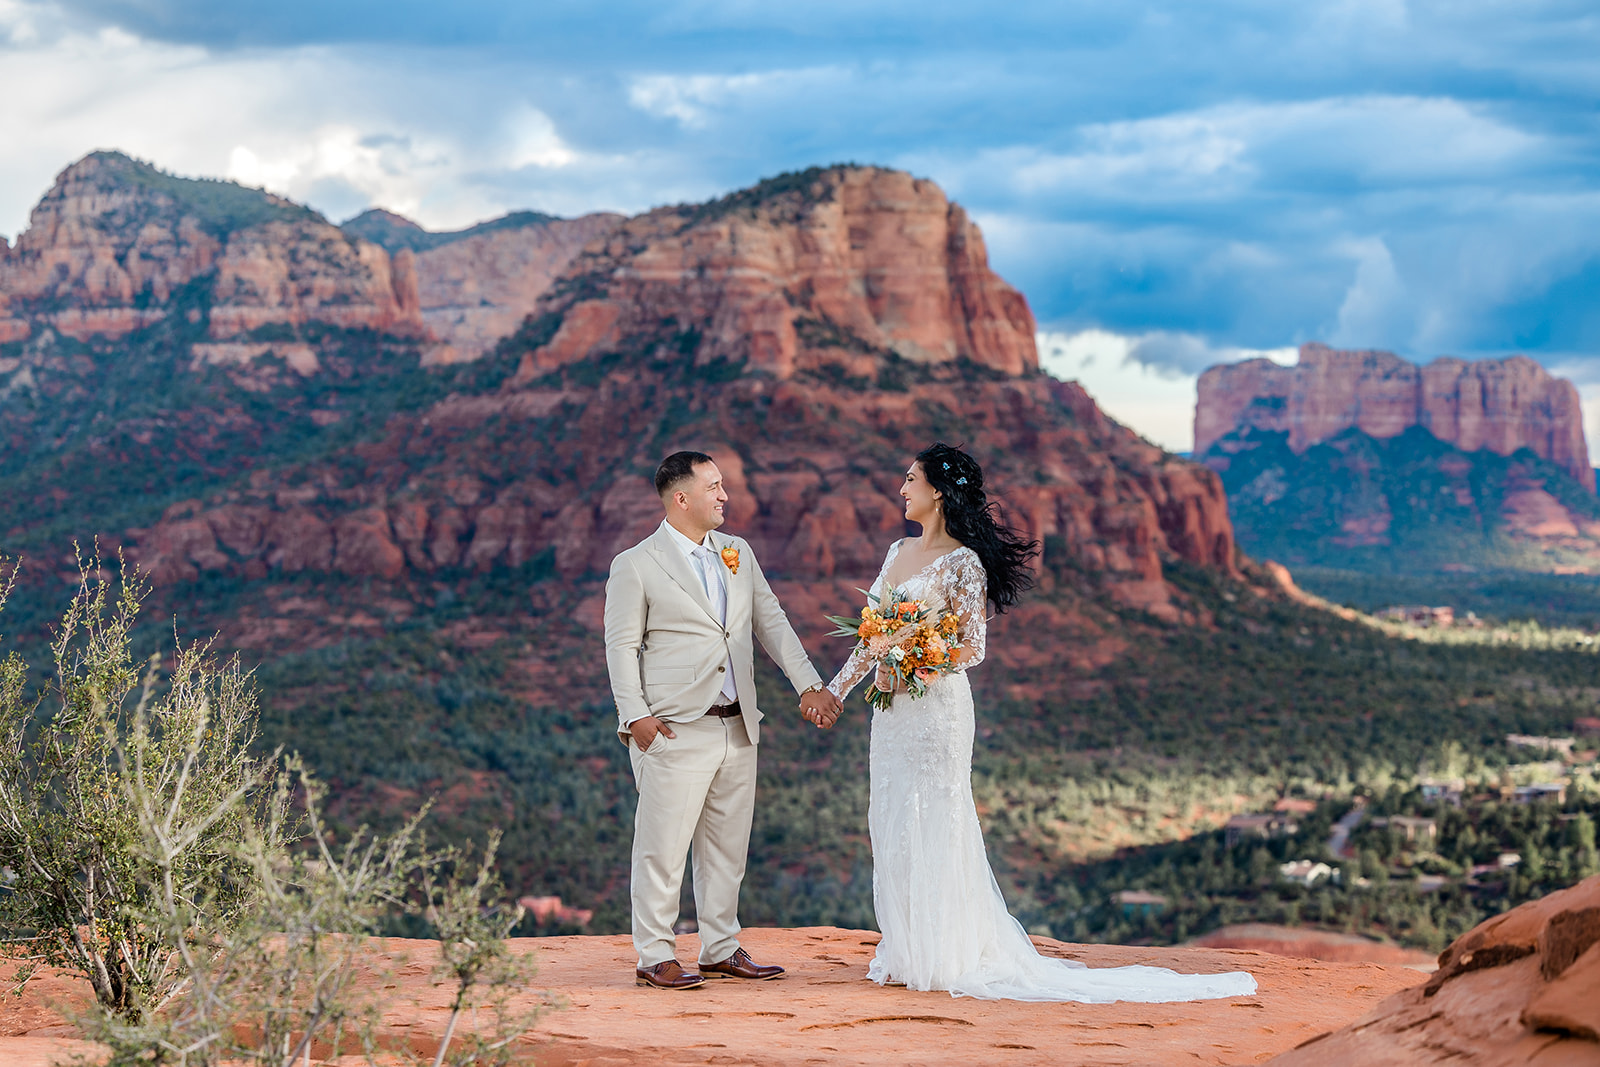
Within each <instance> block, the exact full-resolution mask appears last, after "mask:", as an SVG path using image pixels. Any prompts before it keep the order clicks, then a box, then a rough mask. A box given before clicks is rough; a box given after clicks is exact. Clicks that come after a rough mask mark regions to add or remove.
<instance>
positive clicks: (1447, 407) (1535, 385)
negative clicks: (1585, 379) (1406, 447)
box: [1194, 344, 1595, 492]
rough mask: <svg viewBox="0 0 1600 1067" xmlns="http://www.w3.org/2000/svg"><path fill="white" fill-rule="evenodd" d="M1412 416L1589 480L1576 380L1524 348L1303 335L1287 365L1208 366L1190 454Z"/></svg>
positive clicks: (1435, 429)
mask: <svg viewBox="0 0 1600 1067" xmlns="http://www.w3.org/2000/svg"><path fill="white" fill-rule="evenodd" d="M1412 426H1421V427H1422V428H1423V429H1425V430H1427V431H1428V432H1429V433H1431V434H1433V436H1435V437H1437V438H1438V439H1439V440H1441V441H1446V442H1449V443H1450V444H1453V445H1455V446H1456V447H1457V448H1459V449H1461V450H1462V451H1464V452H1475V451H1477V450H1479V449H1489V450H1490V451H1492V452H1496V453H1498V454H1500V455H1504V456H1508V455H1511V454H1512V453H1513V452H1516V451H1517V450H1518V449H1522V448H1526V449H1529V450H1531V451H1532V452H1533V453H1534V454H1535V455H1537V456H1540V457H1542V458H1544V459H1547V460H1549V461H1550V462H1552V463H1554V464H1555V465H1556V466H1558V467H1560V468H1562V469H1563V470H1565V471H1566V472H1567V473H1569V474H1571V475H1572V476H1573V477H1574V478H1576V479H1577V480H1578V482H1579V483H1580V484H1582V485H1583V486H1584V487H1585V488H1587V489H1588V490H1589V491H1590V492H1593V491H1594V489H1595V477H1594V469H1593V468H1592V467H1590V466H1589V448H1588V445H1587V444H1586V442H1585V441H1584V436H1583V412H1582V409H1581V407H1580V405H1579V401H1578V390H1577V388H1576V387H1574V386H1573V384H1572V383H1571V382H1569V381H1566V380H1565V379H1562V378H1556V377H1553V376H1552V375H1551V374H1550V373H1549V372H1548V371H1546V370H1545V369H1544V368H1543V367H1541V366H1540V365H1539V364H1537V363H1535V362H1534V361H1533V360H1531V359H1529V358H1528V357H1526V356H1512V357H1511V358H1509V359H1493V360H1481V361H1477V362H1467V361H1465V360H1460V359H1450V358H1441V359H1436V360H1434V361H1433V362H1432V363H1429V364H1427V365H1426V366H1418V365H1417V364H1415V363H1410V362H1408V361H1406V360H1404V359H1401V358H1400V357H1399V356H1396V355H1394V354H1393V353H1390V352H1379V351H1343V350H1339V349H1333V348H1328V347H1327V346H1325V345H1320V344H1307V345H1302V346H1301V347H1300V361H1299V363H1298V364H1297V365H1296V366H1293V367H1284V366H1280V365H1279V364H1276V363H1273V362H1272V361H1271V360H1267V359H1251V360H1245V361H1244V362H1241V363H1232V364H1223V365H1220V366H1215V367H1211V368H1209V369H1208V370H1206V372H1205V373H1204V374H1202V375H1201V376H1200V386H1199V397H1198V400H1197V401H1196V404H1195V416H1194V454H1195V455H1196V456H1199V455H1203V454H1204V453H1205V452H1206V451H1207V450H1208V449H1209V448H1210V447H1211V446H1212V445H1213V444H1215V443H1216V442H1217V441H1218V440H1219V439H1221V438H1222V437H1224V436H1226V435H1227V434H1230V433H1232V432H1234V431H1236V430H1240V429H1254V430H1260V431H1266V432H1269V433H1271V432H1277V433H1287V434H1288V443H1289V447H1290V448H1291V449H1292V450H1294V451H1295V452H1304V451H1305V450H1306V449H1308V448H1310V447H1311V446H1312V445H1315V444H1317V443H1318V442H1321V441H1326V440H1328V439H1329V438H1331V437H1334V436H1335V435H1337V434H1339V433H1342V432H1343V431H1345V430H1347V429H1350V428H1352V427H1354V428H1355V429H1357V430H1360V431H1361V432H1362V433H1365V434H1368V435H1369V436H1371V437H1376V438H1389V437H1394V436H1397V435H1398V434H1400V433H1403V432H1404V431H1405V430H1407V429H1409V428H1410V427H1412Z"/></svg>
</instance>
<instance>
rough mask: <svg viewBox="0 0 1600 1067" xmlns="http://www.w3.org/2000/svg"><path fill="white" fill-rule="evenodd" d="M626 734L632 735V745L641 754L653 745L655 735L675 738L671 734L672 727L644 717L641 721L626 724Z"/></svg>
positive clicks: (652, 716)
mask: <svg viewBox="0 0 1600 1067" xmlns="http://www.w3.org/2000/svg"><path fill="white" fill-rule="evenodd" d="M628 732H629V733H630V734H632V735H633V743H634V744H635V745H637V746H638V747H639V751H640V752H643V751H645V750H646V749H648V748H649V747H650V746H651V745H652V744H654V743H655V739H656V734H666V735H667V736H668V737H677V736H678V735H677V734H675V733H673V732H672V727H670V726H668V725H667V724H666V723H664V722H662V721H661V720H660V719H658V718H656V717H655V716H654V715H646V716H645V717H644V718H642V719H635V720H633V721H632V722H631V723H629V724H628Z"/></svg>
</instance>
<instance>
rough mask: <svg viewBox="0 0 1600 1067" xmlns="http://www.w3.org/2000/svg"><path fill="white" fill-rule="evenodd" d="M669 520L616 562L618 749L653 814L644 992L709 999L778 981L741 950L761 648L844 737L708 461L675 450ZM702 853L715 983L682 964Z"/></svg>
mask: <svg viewBox="0 0 1600 1067" xmlns="http://www.w3.org/2000/svg"><path fill="white" fill-rule="evenodd" d="M656 492H657V493H658V494H659V495H660V497H661V503H662V505H663V506H664V507H665V508H666V511H667V517H666V519H665V520H664V521H663V522H662V523H661V525H660V527H658V528H657V529H656V532H655V533H653V534H651V535H650V536H649V537H647V538H645V540H643V541H642V542H640V543H639V544H637V545H635V546H634V547H632V548H630V549H628V550H627V551H625V552H623V553H621V554H620V555H618V556H617V558H616V559H614V560H612V561H611V577H610V579H609V580H608V581H607V582H606V668H607V670H609V671H610V674H611V692H612V694H613V695H614V696H615V697H616V701H617V716H618V723H619V726H618V729H617V737H618V738H619V739H620V740H621V741H622V742H623V743H624V744H626V745H627V746H628V756H629V759H630V760H631V761H632V763H633V778H634V782H635V783H636V784H637V785H638V788H639V807H638V811H637V813H636V814H635V816H634V821H633V881H632V891H633V945H634V948H635V949H636V950H637V951H638V954H639V962H638V967H637V969H636V971H635V975H636V978H637V982H638V984H639V985H647V986H654V987H656V988H659V989H694V988H696V987H698V986H701V985H703V984H704V983H705V979H706V978H707V977H710V978H750V979H757V980H761V979H768V978H776V977H778V976H779V975H781V974H783V968H782V967H774V966H770V965H768V966H763V965H761V964H758V963H756V962H755V961H754V960H752V959H751V958H750V955H749V953H747V952H745V950H744V949H742V948H740V947H739V884H740V882H742V881H743V880H744V867H745V856H746V854H747V852H748V851H749V846H750V819H751V816H752V814H753V812H754V808H755V796H756V744H757V742H758V741H759V740H760V732H761V730H760V723H761V718H762V715H761V712H760V710H759V709H758V708H757V707H756V684H755V674H754V670H755V660H754V657H755V648H754V645H753V644H752V642H751V635H752V632H753V633H754V636H756V637H759V638H760V639H761V647H763V648H765V649H766V650H767V653H768V654H769V655H770V656H771V657H772V658H773V659H774V660H776V661H777V663H778V666H780V667H782V668H783V673H784V674H786V675H787V676H788V678H789V682H790V684H792V685H793V686H794V687H795V689H796V690H798V691H800V694H801V696H800V706H801V708H802V710H803V711H804V713H805V717H806V719H807V720H808V721H810V722H813V723H816V724H817V725H818V726H832V725H833V722H834V720H835V719H836V718H837V717H838V715H839V711H840V704H839V701H838V699H837V698H836V697H835V696H834V695H833V694H832V693H830V692H828V691H827V690H826V689H824V688H823V687H822V679H821V678H820V677H818V675H817V672H816V670H815V669H814V668H813V667H812V666H811V661H810V660H809V659H807V658H806V653H805V649H804V648H802V647H801V645H800V639H799V638H797V637H796V636H795V634H794V630H793V629H792V628H791V627H790V626H789V620H788V619H786V618H785V617H784V614H783V608H782V607H781V606H779V604H778V598H777V597H776V596H774V595H773V592H772V588H771V587H770V586H768V585H767V580H766V578H765V577H764V576H763V575H762V573H761V567H760V565H759V564H757V563H756V557H755V553H754V552H752V551H751V550H750V546H749V544H747V543H746V542H745V541H744V540H743V539H742V538H738V537H731V536H728V535H725V534H716V533H713V532H712V531H714V530H716V529H717V527H719V526H721V525H722V521H723V515H722V511H723V506H724V505H725V504H727V502H728V494H727V492H726V491H725V490H724V488H723V484H722V472H721V471H720V470H718V469H717V465H716V464H715V463H714V462H712V460H711V457H710V456H708V455H706V454H705V453H703V452H674V453H673V454H672V455H670V456H668V457H667V458H666V459H664V460H662V461H661V466H660V467H658V468H657V469H656ZM691 843H692V844H693V846H694V901H695V909H696V912H697V914H698V916H699V925H700V967H699V970H700V973H699V974H691V973H690V972H688V971H685V970H684V969H683V968H682V967H681V966H679V964H678V960H677V945H676V942H675V941H674V939H673V925H674V924H675V923H676V922H677V919H678V892H679V889H680V887H681V885H682V882H683V862H684V857H685V855H686V854H687V853H688V852H689V846H690V845H691Z"/></svg>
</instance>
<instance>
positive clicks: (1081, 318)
mask: <svg viewBox="0 0 1600 1067" xmlns="http://www.w3.org/2000/svg"><path fill="white" fill-rule="evenodd" d="M1597 56H1600V10H1597V8H1596V5H1594V4H1593V3H1592V2H1588V3H1572V2H1552V3H1544V2H1539V0H1522V2H1515V3H1512V2H1506V3H1499V2H1479V0H1453V2H1449V3H1431V2H1430V3H1407V2H1403V0H1348V2H1337V3H1306V4H1284V3H1281V2H1273V3H1267V2H1254V0H1237V2H1201V0H1178V2H1172V3H1149V4H1131V3H1130V4H1105V3H1094V4H1090V3H1071V2H1056V3H1028V2H1013V3H1010V4H1005V5H993V4H991V5H982V6H980V5H977V4H964V5H956V4H941V3H938V2H930V0H924V2H919V3H909V2H899V0H896V2H872V0H855V2H852V3H842V2H836V0H822V2H813V3H806V4H790V5H779V4H773V3H770V2H760V3H757V2H745V0H737V2H735V0H701V2H691V3H671V2H668V0H659V2H654V3H628V4H605V3H569V2H560V3H543V4H530V3H527V2H520V3H514V2H505V0H457V2H454V3H450V4H443V3H420V2H415V0H386V2H382V3H379V2H377V0H363V2H359V3H342V4H341V3H337V2H329V0H319V2H315V3H313V2H310V0H280V2H275V3H258V2H254V0H235V2H231V3H220V2H217V0H37V2H36V0H0V98H3V99H5V100H6V106H5V108H3V109H0V138H3V143H4V144H5V145H6V148H7V150H6V152H5V153H4V154H3V156H0V233H7V234H13V235H14V234H15V233H16V232H17V231H19V230H20V229H22V228H23V226H25V224H26V214H27V211H28V209H29V208H30V207H31V205H32V204H33V202H34V201H35V200H36V199H37V197H38V195H39V194H40V193H41V192H42V191H43V190H44V189H45V188H46V187H47V186H48V184H49V182H50V180H51V177H52V176H53V175H54V174H55V172H56V171H58V170H59V169H60V168H61V167H62V166H64V165H65V164H66V163H68V162H70V161H71V160H72V159H75V158H77V157H78V156H81V155H82V154H84V153H85V152H87V151H89V150H91V149H94V148H98V147H118V148H123V149H125V150H128V151H130V152H133V153H135V154H137V155H140V156H142V157H144V158H148V159H151V160H153V161H155V162H157V163H159V164H161V165H163V166H165V167H167V168H169V169H172V170H175V171H178V172H180V173H188V174H206V175H228V176H232V177H236V178H239V179H240V180H243V181H247V182H249V183H251V184H263V185H266V186H267V187H269V188H272V189H274V190H276V191H280V192H284V193H286V194H288V195H291V196H294V197H295V198H297V199H300V200H303V201H306V202H309V203H311V204H312V205H314V206H316V207H317V208H319V209H321V210H322V211H324V212H325V213H327V214H329V215H330V216H332V217H335V218H343V217H347V216H349V215H351V214H354V213H355V212H357V211H359V210H361V209H362V208H364V207H366V206H369V205H372V204H378V205H382V206H387V207H390V208H393V209H395V210H399V211H402V212H404V213H406V214H409V215H411V216H413V217H415V218H418V219H419V220H421V221H423V222H424V223H426V224H429V225H433V226H436V227H447V226H458V225H463V224H466V223H469V222H472V221H475V220H477V219H481V218H485V217H489V216H492V215H495V214H498V213H501V212H503V211H505V210H509V209H513V208H523V207H532V208H539V209H543V210H547V211H554V212H557V213H561V214H576V213H581V212H583V211H589V210H602V209H607V210H620V211H629V212H631V211H638V210H641V209H644V208H647V207H650V206H653V205H656V204H660V203H667V202H674V201H680V200H693V199H700V198H704V197H708V196H712V195H715V194H717V193H720V192H723V191H726V190H728V189H732V188H736V187H738V186H742V185H745V184H748V183H750V182H751V181H754V180H756V179H758V178H760V177H762V176H764V175H769V174H773V173H777V172H779V171H782V170H786V169H793V168H798V167H804V166H808V165H811V164H815V163H829V162H835V161H845V160H849V161H857V162H871V163H880V164H885V165H889V166H897V167H903V168H906V169H909V170H911V171H913V172H915V173H917V174H919V175H923V176H926V177H931V178H933V179H935V180H936V181H938V182H939V183H940V184H941V185H943V186H944V187H945V189H946V190H947V191H949V192H950V194H951V195H952V196H953V197H955V198H956V199H958V200H960V201H961V202H962V203H963V204H965V205H966V206H967V207H968V208H969V209H970V210H971V211H972V213H973V214H974V216H975V217H976V218H977V219H978V220H979V222H980V223H981V224H982V225H983V227H984V230H985V233H986V234H987V235H988V239H989V244H990V250H991V256H992V259H993V261H994V264H995V266H996V268H997V269H998V270H999V271H1000V272H1001V273H1002V274H1003V275H1004V276H1005V277H1006V278H1007V279H1009V280H1010V281H1012V282H1013V283H1014V284H1016V285H1017V286H1018V287H1019V288H1021V289H1022V290H1023V292H1024V293H1025V294H1026V295H1027V296H1028V298H1029V301H1030V303H1031V304H1032V306H1033V308H1034V311H1035V313H1036V315H1037V316H1038V318H1039V321H1040V324H1041V328H1042V331H1043V332H1044V334H1045V336H1044V342H1045V343H1044V348H1045V350H1046V351H1047V352H1048V353H1050V356H1049V360H1050V365H1051V366H1052V367H1054V368H1055V369H1057V370H1058V371H1060V372H1061V373H1064V374H1069V375H1080V376H1082V377H1083V378H1084V379H1085V380H1086V381H1087V382H1088V383H1089V384H1090V387H1091V390H1092V391H1096V392H1097V394H1098V395H1100V396H1101V398H1102V400H1103V401H1104V402H1105V403H1106V405H1107V407H1108V409H1110V410H1111V411H1112V413H1113V414H1116V415H1118V416H1119V417H1121V418H1123V419H1124V421H1128V422H1130V423H1131V424H1132V425H1134V426H1135V427H1136V428H1138V429H1141V430H1142V431H1143V432H1145V433H1146V434H1147V435H1148V436H1150V437H1152V439H1155V440H1158V441H1160V442H1161V443H1163V444H1167V445H1169V446H1171V447H1178V448H1182V447H1184V445H1185V443H1186V441H1187V437H1188V425H1187V415H1186V413H1185V412H1186V408H1187V405H1189V404H1192V388H1193V376H1194V374H1195V373H1196V372H1197V371H1198V370H1200V369H1201V368H1203V367H1204V366H1206V365H1208V364H1209V363H1211V362H1215V361H1217V360H1221V359H1234V358H1239V357H1241V356H1244V355H1250V354H1253V353H1256V352H1263V351H1264V352H1270V353H1273V354H1274V355H1275V357H1276V358H1292V355H1289V354H1287V353H1286V351H1285V350H1286V349H1289V348H1291V347H1292V346H1293V345H1295V344H1298V343H1300V342H1302V341H1306V340H1323V341H1327V342H1329V343H1333V344H1338V345H1346V346H1359V347H1378V348H1387V349H1391V350H1393V351H1397V352H1400V353H1401V354H1403V355H1406V356H1408V357H1411V358H1414V359H1419V360H1426V359H1429V358H1432V357H1434V356H1437V355H1441V354H1453V355H1461V356H1467V357H1483V356H1494V355H1501V354H1506V353H1509V352H1513V351H1524V352H1527V353H1528V354H1530V355H1533V356H1534V357H1536V358H1538V359H1540V360H1541V361H1543V362H1544V363H1546V365H1548V366H1550V367H1551V368H1552V369H1554V370H1556V371H1558V372H1559V373H1563V374H1567V375H1569V376H1572V377H1573V378H1574V379H1575V380H1577V381H1578V382H1579V384H1580V387H1581V388H1582V389H1583V391H1584V393H1585V395H1586V398H1589V397H1592V398H1593V404H1592V407H1593V411H1594V413H1595V414H1596V415H1597V416H1600V359H1596V358H1595V356H1596V354H1597V353H1600V166H1597V164H1600V107H1597V106H1596V105H1597V103H1600V61H1597V60H1596V58H1595V57H1597Z"/></svg>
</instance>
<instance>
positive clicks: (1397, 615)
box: [1378, 604, 1476, 630]
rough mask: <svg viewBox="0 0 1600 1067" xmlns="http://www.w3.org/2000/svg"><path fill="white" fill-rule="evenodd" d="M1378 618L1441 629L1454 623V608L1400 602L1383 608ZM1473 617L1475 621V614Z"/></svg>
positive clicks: (1447, 627)
mask: <svg viewBox="0 0 1600 1067" xmlns="http://www.w3.org/2000/svg"><path fill="white" fill-rule="evenodd" d="M1378 618H1380V619H1388V620H1389V621H1390V622H1403V623H1408V624H1409V625H1411V626H1426V627H1429V628H1438V629H1442V630H1443V629H1449V628H1450V627H1451V626H1454V625H1455V622H1456V609H1455V608H1452V607H1449V606H1448V605H1446V606H1444V607H1437V608H1431V607H1428V606H1426V605H1424V604H1401V605H1397V606H1395V607H1392V608H1384V609H1383V610H1382V611H1380V612H1378ZM1473 618H1474V621H1476V616H1474V617H1473Z"/></svg>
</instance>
